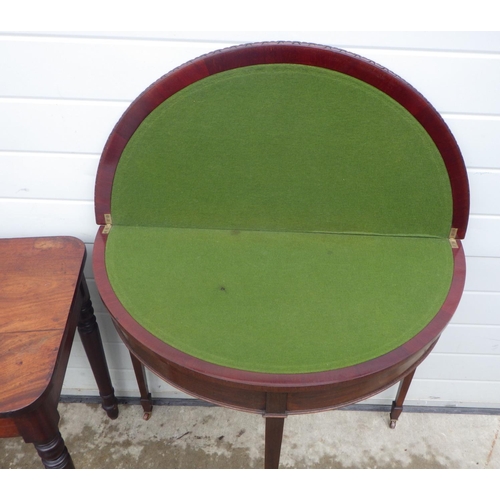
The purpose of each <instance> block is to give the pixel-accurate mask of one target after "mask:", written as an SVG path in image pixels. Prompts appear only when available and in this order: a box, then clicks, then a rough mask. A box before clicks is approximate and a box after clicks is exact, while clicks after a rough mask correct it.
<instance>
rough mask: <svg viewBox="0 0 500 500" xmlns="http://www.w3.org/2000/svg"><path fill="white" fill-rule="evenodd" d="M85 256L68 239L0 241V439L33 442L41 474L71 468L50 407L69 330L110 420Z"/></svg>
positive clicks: (112, 410) (111, 402)
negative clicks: (76, 339) (80, 348)
mask: <svg viewBox="0 0 500 500" xmlns="http://www.w3.org/2000/svg"><path fill="white" fill-rule="evenodd" d="M85 257H86V249H85V245H84V244H83V242H82V241H80V240H78V239H76V238H72V237H47V238H16V239H2V240H0V437H2V438H5V437H15V436H22V437H23V439H24V441H25V442H27V443H33V444H34V446H35V448H36V450H37V452H38V454H39V455H40V457H41V459H42V463H43V465H44V466H45V468H49V469H52V468H74V464H73V461H72V459H71V456H70V454H69V452H68V450H67V448H66V446H65V444H64V440H63V438H62V436H61V434H60V432H59V428H58V422H59V413H58V411H57V405H58V402H59V397H60V394H61V388H62V383H63V380H64V374H65V372H66V367H67V363H68V358H69V354H70V350H71V346H72V343H73V338H74V334H75V330H76V329H77V328H78V331H79V333H80V338H81V340H82V344H83V346H84V348H85V352H86V354H87V356H88V359H89V362H90V365H91V368H92V371H93V373H94V376H95V379H96V381H97V385H98V387H99V394H100V396H101V399H102V407H103V409H104V410H105V411H106V413H107V414H108V416H109V417H110V418H111V419H115V418H117V416H118V406H117V400H116V398H115V395H114V389H113V386H112V384H111V380H110V377H109V372H108V367H107V363H106V359H105V356H104V350H103V346H102V341H101V336H100V332H99V328H98V325H97V322H96V318H95V315H94V310H93V308H92V303H91V300H90V295H89V291H88V288H87V283H86V281H85V277H84V275H83V265H84V262H85Z"/></svg>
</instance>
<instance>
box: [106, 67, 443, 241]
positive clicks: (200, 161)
mask: <svg viewBox="0 0 500 500" xmlns="http://www.w3.org/2000/svg"><path fill="white" fill-rule="evenodd" d="M112 216H113V221H114V223H115V224H121V225H139V226H167V227H196V228H224V229H259V230H272V231H286V230H290V231H326V232H351V233H375V234H410V235H432V236H440V237H447V236H448V234H449V231H450V225H451V216H452V200H451V190H450V185H449V179H448V175H447V172H446V168H445V166H444V163H443V160H442V158H441V156H440V154H439V152H438V150H437V148H436V146H435V145H434V143H433V142H432V140H431V139H430V137H429V136H428V135H427V133H426V132H425V130H424V129H423V128H422V127H421V125H420V124H419V123H418V122H417V121H416V120H415V119H414V117H413V116H412V115H411V114H410V113H409V112H408V111H406V110H405V109H404V108H403V107H401V106H400V105H399V104H397V103H396V102H395V101H393V100H392V99H391V98H390V97H388V96H387V95H386V94H384V93H382V92H380V91H379V90H377V89H375V88H373V87H371V86H370V85H368V84H366V83H364V82H361V81H359V80H357V79H354V78H352V77H349V76H346V75H344V74H341V73H338V72H335V71H330V70H326V69H323V68H317V67H312V66H302V65H292V64H270V65H258V66H249V67H245V68H239V69H235V70H231V71H226V72H223V73H218V74H216V75H212V76H210V77H208V78H204V79H203V80H201V81H199V82H196V83H194V84H192V85H190V86H189V87H187V88H185V89H183V90H182V91H180V92H178V93H177V94H175V95H174V96H172V97H171V98H169V99H168V100H167V101H165V102H164V103H163V104H162V105H160V106H159V107H158V108H157V109H156V110H155V111H154V112H152V113H151V114H150V115H149V116H148V117H147V118H146V119H145V120H144V122H143V123H142V124H141V126H140V127H139V129H138V130H137V131H136V132H135V134H134V135H133V137H132V138H131V140H130V141H129V143H128V144H127V146H126V148H125V150H124V152H123V155H122V157H121V159H120V162H119V164H118V168H117V171H116V176H115V179H114V185H113V192H112Z"/></svg>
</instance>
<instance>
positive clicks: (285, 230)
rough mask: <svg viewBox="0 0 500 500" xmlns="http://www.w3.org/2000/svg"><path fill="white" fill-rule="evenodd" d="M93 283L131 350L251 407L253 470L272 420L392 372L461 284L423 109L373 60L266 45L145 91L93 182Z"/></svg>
mask: <svg viewBox="0 0 500 500" xmlns="http://www.w3.org/2000/svg"><path fill="white" fill-rule="evenodd" d="M95 210H96V220H97V223H98V224H99V225H100V227H99V229H98V233H97V237H96V240H95V246H94V272H95V278H96V283H97V286H98V289H99V292H100V294H101V297H102V299H103V302H104V304H105V305H106V307H107V308H108V310H109V312H110V314H111V316H112V317H113V320H114V323H115V325H116V327H117V329H118V332H119V334H120V336H121V338H122V339H123V341H124V343H125V344H126V345H127V347H128V348H129V350H130V352H131V355H132V360H133V365H134V368H135V371H136V375H137V378H138V381H139V387H140V390H141V398H142V401H143V405H144V409H145V412H146V415H149V413H150V411H151V399H150V396H149V393H148V389H147V384H146V382H145V378H144V366H146V367H148V368H149V369H150V370H152V371H153V372H154V373H156V374H157V375H158V376H160V377H161V378H163V379H165V380H166V381H168V382H169V383H170V384H172V385H173V386H176V387H178V388H180V389H181V390H182V391H185V392H186V393H188V394H190V395H194V396H196V397H198V398H201V399H204V400H207V401H210V402H213V403H216V404H219V405H223V406H226V407H230V408H235V409H239V410H244V411H249V412H255V413H260V414H262V415H263V416H264V417H265V421H266V438H265V440H266V443H265V466H266V467H269V468H271V467H277V466H278V464H279V456H280V448H281V441H282V432H283V423H284V419H285V417H286V416H287V415H291V414H299V413H306V412H315V411H320V410H326V409H332V408H338V407H341V406H344V405H348V404H351V403H354V402H357V401H361V400H363V399H365V398H368V397H370V396H372V395H374V394H376V393H378V392H380V391H382V390H384V389H386V388H388V387H390V386H392V385H393V384H395V383H397V382H398V381H401V384H400V388H399V391H398V394H397V396H396V399H395V401H394V403H393V407H392V411H391V415H390V421H391V426H392V427H394V426H395V425H396V421H397V419H398V417H399V415H400V413H401V411H402V408H403V401H404V399H405V396H406V393H407V391H408V388H409V386H410V382H411V379H412V376H413V373H414V371H415V369H416V367H417V366H418V365H419V364H420V363H421V362H422V360H423V359H424V358H425V357H426V356H427V355H428V354H429V352H430V351H431V349H432V348H433V346H434V345H435V343H436V342H437V340H438V338H439V335H440V333H441V331H442V330H443V329H444V327H445V326H446V324H447V323H448V321H449V320H450V318H451V317H452V315H453V313H454V311H455V309H456V307H457V305H458V303H459V300H460V296H461V294H462V290H463V285H464V279H465V259H464V252H463V248H462V244H461V239H462V238H464V236H465V232H466V227H467V221H468V214H469V191H468V182H467V175H466V170H465V166H464V162H463V159H462V156H461V154H460V151H459V148H458V146H457V143H456V141H455V139H454V138H453V136H452V134H451V132H450V130H449V129H448V127H447V126H446V124H445V123H444V121H443V119H442V118H441V116H440V115H439V113H438V112H437V111H436V110H435V109H434V108H433V107H432V106H431V105H430V104H429V103H428V102H427V101H426V100H425V99H424V98H423V97H422V95H421V94H419V93H418V92H417V91H416V90H415V89H413V88H412V87H411V86H410V85H409V84H408V83H406V82H405V81H403V80H402V79H401V78H399V77H397V76H396V75H394V74H393V73H392V72H390V71H388V70H386V69H384V68H382V67H381V66H379V65H378V64H376V63H373V62H371V61H368V60H366V59H364V58H361V57H359V56H357V55H354V54H351V53H348V52H345V51H342V50H338V49H334V48H331V47H325V46H319V45H312V44H306V43H288V42H277V43H273V42H265V43H256V44H248V45H241V46H236V47H232V48H228V49H224V50H221V51H217V52H213V53H211V54H207V55H205V56H201V57H199V58H198V59H195V60H193V61H190V62H188V63H186V64H184V65H182V66H180V67H179V68H177V69H175V70H173V71H171V72H170V73H168V74H166V75H165V76H164V77H162V78H160V79H159V80H158V81H157V82H155V83H154V84H152V86H151V87H149V88H148V89H147V90H145V91H144V92H143V93H142V94H141V95H140V96H139V97H138V98H137V99H136V100H135V101H134V102H133V103H132V104H131V106H130V107H129V108H128V109H127V111H126V112H125V113H124V115H123V116H122V118H121V119H120V120H119V122H118V123H117V124H116V126H115V128H114V130H113V131H112V133H111V135H110V137H109V139H108V142H107V144H106V147H105V149H104V151H103V154H102V157H101V161H100V164H99V169H98V172H97V178H96V191H95Z"/></svg>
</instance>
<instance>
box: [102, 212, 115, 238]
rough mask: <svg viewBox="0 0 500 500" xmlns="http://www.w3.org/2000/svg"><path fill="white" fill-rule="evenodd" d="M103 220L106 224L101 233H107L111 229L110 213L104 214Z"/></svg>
mask: <svg viewBox="0 0 500 500" xmlns="http://www.w3.org/2000/svg"><path fill="white" fill-rule="evenodd" d="M104 222H105V223H106V225H105V226H104V229H103V230H102V234H108V233H109V232H110V231H111V225H112V224H113V222H112V220H111V214H104Z"/></svg>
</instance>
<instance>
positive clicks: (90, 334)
mask: <svg viewBox="0 0 500 500" xmlns="http://www.w3.org/2000/svg"><path fill="white" fill-rule="evenodd" d="M81 293H82V295H83V302H82V304H83V306H82V310H81V313H80V318H79V320H78V333H79V334H80V338H81V339H82V344H83V347H84V349H85V352H86V354H87V358H88V360H89V363H90V367H91V368H92V372H93V373H94V377H95V380H96V382H97V386H98V388H99V395H100V396H101V400H102V408H103V409H104V411H105V412H106V413H107V414H108V417H109V418H111V419H113V420H114V419H115V418H117V417H118V401H117V399H116V397H115V390H114V388H113V385H112V384H111V378H110V376H109V370H108V364H107V362H106V356H105V354H104V348H103V346H102V339H101V333H100V331H99V326H98V325H97V321H96V317H95V314H94V308H93V307H92V302H91V300H90V295H89V291H88V288H87V283H86V281H85V277H82V283H81Z"/></svg>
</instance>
